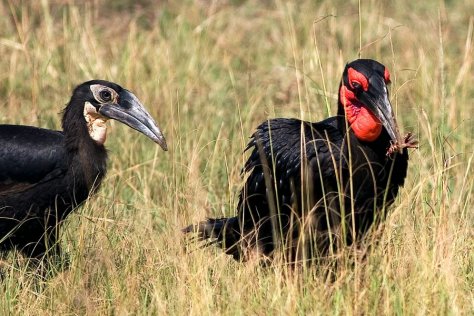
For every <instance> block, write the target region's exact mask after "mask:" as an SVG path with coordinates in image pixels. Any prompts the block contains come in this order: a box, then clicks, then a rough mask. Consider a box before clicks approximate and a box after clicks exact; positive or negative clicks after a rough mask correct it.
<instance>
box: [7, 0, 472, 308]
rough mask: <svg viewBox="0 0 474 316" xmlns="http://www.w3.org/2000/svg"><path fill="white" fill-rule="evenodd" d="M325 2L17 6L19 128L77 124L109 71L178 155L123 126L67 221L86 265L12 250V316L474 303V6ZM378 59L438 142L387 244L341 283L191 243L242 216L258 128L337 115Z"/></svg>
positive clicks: (10, 61) (67, 236)
mask: <svg viewBox="0 0 474 316" xmlns="http://www.w3.org/2000/svg"><path fill="white" fill-rule="evenodd" d="M314 2H315V1H299V2H297V4H295V3H296V2H288V3H287V2H283V1H275V2H272V1H265V2H263V1H227V2H226V3H225V4H223V3H224V2H220V1H214V2H213V1H194V2H193V1H185V3H182V4H180V2H173V4H153V3H154V2H153V1H140V2H139V3H138V4H130V3H132V2H131V1H130V2H129V1H117V2H115V1H114V3H115V4H114V5H110V4H107V3H106V2H105V1H91V2H87V3H86V4H79V2H77V3H76V4H74V2H69V1H56V0H45V1H37V2H33V1H32V2H28V1H14V0H6V1H3V2H1V3H0V11H1V17H2V18H1V19H0V55H1V56H2V58H0V95H1V98H0V108H1V109H2V110H1V111H0V123H2V124H3V123H16V124H30V125H35V126H41V127H46V128H59V127H60V116H59V112H60V110H61V109H62V108H63V106H64V104H65V103H66V102H67V101H68V100H69V97H70V95H71V93H72V88H73V87H74V86H75V85H77V84H79V83H81V82H83V81H86V80H90V79H92V78H103V79H108V80H111V81H115V82H117V83H120V84H121V85H123V86H124V87H126V88H128V89H130V90H132V91H133V92H134V93H135V94H136V95H137V96H138V97H139V98H140V99H141V100H142V101H143V103H144V104H145V105H146V106H147V108H148V109H149V110H150V113H151V114H152V115H153V116H154V117H155V118H156V121H157V122H158V124H159V125H160V127H161V128H162V130H163V131H164V133H165V136H166V138H167V141H168V144H169V147H170V150H169V152H166V153H165V152H163V151H161V150H160V149H159V148H158V146H155V145H154V144H153V143H152V142H150V141H149V140H147V139H146V138H145V137H143V136H142V135H139V134H137V133H136V132H134V131H131V130H130V129H128V128H127V127H124V126H122V125H120V124H112V128H111V129H112V132H111V134H110V136H109V137H108V141H107V148H108V149H109V151H110V155H109V156H110V161H109V172H108V176H107V178H106V179H105V180H104V183H103V185H102V189H101V191H100V192H99V193H98V194H97V196H95V197H94V198H93V199H91V200H90V201H88V202H87V203H86V204H85V206H84V207H82V208H81V209H80V210H78V211H77V212H75V213H74V214H73V215H71V216H70V217H69V218H68V220H67V221H66V223H65V225H64V227H63V230H62V232H63V234H62V236H63V238H62V240H61V243H62V245H63V247H64V250H65V253H66V255H65V257H64V262H65V264H66V262H68V266H69V268H68V269H63V270H62V271H61V269H59V268H60V267H56V268H58V270H59V271H58V272H57V274H56V276H54V277H52V278H49V279H46V280H45V279H42V278H40V277H37V276H35V274H34V271H31V270H29V269H28V268H27V267H26V264H25V259H24V258H21V256H20V255H18V254H16V253H11V254H9V255H8V257H6V258H5V259H2V269H3V270H2V273H3V276H2V281H1V286H0V297H1V298H0V314H8V313H15V314H34V315H37V314H51V313H55V314H56V313H58V314H60V313H63V314H110V313H116V314H127V313H129V314H164V313H166V314H198V315H200V314H214V313H216V312H221V313H225V314H258V315H260V314H294V313H300V314H307V313H312V314H328V313H330V314H355V315H361V314H373V315H379V314H446V313H448V314H470V313H472V312H473V311H474V295H473V291H472V289H473V288H474V230H473V229H472V227H473V226H474V215H473V212H472V208H473V198H472V196H473V191H474V176H473V175H472V174H473V171H474V152H473V145H472V139H473V136H474V124H473V114H472V110H473V100H474V89H473V88H472V87H473V86H474V80H473V79H474V78H473V76H472V61H473V58H472V56H473V53H472V44H473V43H472V42H473V40H472V38H473V23H474V18H473V16H472V12H474V5H473V4H472V3H471V2H469V1H447V3H446V4H438V3H434V2H425V3H417V2H412V1H401V2H400V1H398V2H380V1H379V2H377V1H375V2H371V3H367V1H363V2H361V6H360V19H359V14H358V13H359V3H358V2H357V1H321V2H319V3H314ZM359 31H360V32H359ZM359 33H360V34H359ZM360 47H362V50H361V51H360ZM359 55H360V56H362V57H366V58H374V59H377V60H379V61H381V62H382V63H384V64H385V65H387V66H388V67H389V68H390V70H391V74H392V81H393V85H392V87H391V98H392V101H393V104H394V106H395V107H396V110H397V116H398V121H399V123H400V125H401V126H402V131H403V132H408V131H412V132H414V133H416V134H417V135H418V137H419V139H420V144H421V146H420V149H419V150H417V151H413V152H411V158H410V166H409V171H408V178H407V181H406V184H405V186H404V188H403V189H402V190H401V191H400V194H399V198H397V200H396V202H395V203H394V205H393V206H392V207H391V208H390V215H389V216H388V218H387V220H386V221H385V222H384V223H383V225H381V227H380V228H378V229H375V230H374V233H373V236H370V237H369V238H368V240H367V241H366V243H372V244H373V246H372V247H367V248H366V249H368V254H367V256H366V257H365V258H354V257H353V256H351V254H349V253H347V254H343V256H345V258H342V259H341V262H342V263H343V264H342V265H340V266H338V267H337V269H336V270H335V271H334V275H333V276H332V277H328V275H327V272H325V271H324V270H325V269H323V268H321V267H314V268H312V269H308V270H303V271H301V272H298V273H294V271H292V270H291V269H288V268H287V267H286V266H285V265H278V264H277V265H275V266H273V267H270V268H262V267H260V266H258V265H257V264H256V263H253V262H250V263H247V264H240V263H236V262H233V261H232V259H231V258H230V257H228V256H226V255H225V254H223V253H222V252H221V251H219V250H217V249H214V248H208V249H198V246H197V245H187V244H186V243H185V240H184V239H183V236H182V234H181V231H180V229H181V228H182V227H184V226H186V225H187V224H190V223H193V222H197V221H199V220H202V219H204V218H205V217H206V216H216V217H218V216H224V215H231V214H233V213H234V208H235V205H236V203H237V201H236V199H237V193H238V191H239V189H240V188H241V185H242V179H241V177H240V170H241V167H242V166H243V164H244V161H245V155H243V154H242V151H243V149H244V147H245V145H246V142H247V140H248V137H249V136H250V135H251V133H252V132H253V130H254V128H255V127H256V126H257V125H258V124H259V123H260V122H262V121H263V120H265V119H266V118H268V117H279V116H284V117H298V118H303V119H307V120H313V121H316V120H321V119H323V118H324V117H327V116H328V115H334V114H335V112H336V110H335V104H336V99H335V96H336V94H337V88H338V85H339V80H340V76H341V73H342V70H343V67H344V64H345V63H346V62H348V61H350V60H352V59H355V58H357V57H358V56H359Z"/></svg>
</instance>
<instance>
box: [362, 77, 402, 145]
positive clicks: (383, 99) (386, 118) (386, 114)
mask: <svg viewBox="0 0 474 316" xmlns="http://www.w3.org/2000/svg"><path fill="white" fill-rule="evenodd" d="M358 98H359V100H360V101H361V102H362V103H363V104H365V105H366V106H367V107H368V108H369V110H371V111H372V113H374V115H375V116H377V118H378V119H379V120H380V122H382V125H383V127H385V130H386V131H387V133H388V135H389V136H390V138H391V139H392V141H393V142H394V143H397V144H401V137H400V132H399V131H398V125H397V122H396V119H395V115H394V114H393V109H392V104H391V103H390V101H389V99H388V90H387V85H386V84H385V82H384V81H383V78H378V77H375V76H374V77H372V78H370V86H369V89H368V90H367V91H363V92H362V93H360V95H358Z"/></svg>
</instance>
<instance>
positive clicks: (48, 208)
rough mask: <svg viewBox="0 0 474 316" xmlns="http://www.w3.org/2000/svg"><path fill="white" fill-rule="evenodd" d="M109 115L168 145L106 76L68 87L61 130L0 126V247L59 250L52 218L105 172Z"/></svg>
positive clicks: (34, 253) (29, 252) (35, 252)
mask: <svg viewBox="0 0 474 316" xmlns="http://www.w3.org/2000/svg"><path fill="white" fill-rule="evenodd" d="M108 119H115V120H117V121H119V122H122V123H124V124H126V125H128V126H130V127H131V128H133V129H136V130H137V131H139V132H141V133H143V134H145V135H146V136H148V137H149V138H151V139H152V140H153V141H154V142H156V143H158V144H159V145H160V146H161V147H162V148H163V149H164V150H167V147H166V141H165V138H164V137H163V135H162V133H161V131H160V129H159V128H158V127H157V126H156V123H155V121H154V120H153V118H152V117H151V116H150V114H148V112H147V111H146V110H145V108H144V107H143V105H142V104H141V103H140V101H139V100H138V99H137V97H136V96H135V95H134V94H133V93H131V92H130V91H128V90H126V89H124V88H122V87H120V86H119V85H117V84H115V83H112V82H108V81H104V80H92V81H88V82H85V83H83V84H81V85H79V86H77V87H76V88H75V89H74V92H73V94H72V97H71V100H70V101H69V103H68V104H67V105H66V107H65V109H64V111H63V118H62V128H63V130H62V131H53V130H48V129H42V128H37V127H32V126H20V125H0V251H1V250H4V251H5V250H10V249H12V248H17V249H18V250H20V251H21V252H23V253H24V254H25V255H26V256H28V257H36V258H41V257H43V256H44V255H45V253H46V252H47V250H48V249H50V250H54V251H55V252H54V253H55V254H56V253H57V251H59V247H58V246H57V242H56V239H57V227H58V226H57V224H58V223H60V222H61V221H63V220H64V219H65V218H66V216H67V215H68V214H69V213H70V212H71V211H72V210H73V209H74V208H75V207H77V206H78V205H80V204H81V203H82V202H84V201H85V200H86V199H87V198H88V196H90V195H91V194H93V193H95V192H96V191H97V189H98V188H99V186H100V183H101V182H102V179H103V178H104V176H105V174H106V167H107V166H106V163H107V151H106V149H105V147H104V142H105V139H106V135H107V125H106V122H107V120H108ZM49 247H50V248H49Z"/></svg>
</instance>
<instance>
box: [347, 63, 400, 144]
mask: <svg viewBox="0 0 474 316" xmlns="http://www.w3.org/2000/svg"><path fill="white" fill-rule="evenodd" d="M389 83H390V73H389V71H388V69H387V68H386V67H385V66H384V65H382V64H381V63H379V62H377V61H375V60H371V59H357V60H355V61H353V62H350V63H348V64H347V65H346V68H345V69H344V73H343V76H342V82H341V87H340V90H339V105H340V107H341V108H340V109H341V110H344V114H345V116H346V118H347V120H348V122H349V125H350V127H351V129H352V130H353V131H354V134H355V136H356V137H357V138H358V139H359V140H361V141H366V142H373V141H375V140H376V139H377V138H378V137H379V136H380V134H381V133H382V128H385V130H386V132H387V134H388V136H389V137H390V139H391V142H392V143H401V139H400V134H399V131H398V126H397V123H396V120H395V116H394V114H393V109H392V105H391V103H390V101H389V98H388V89H387V86H388V84H389Z"/></svg>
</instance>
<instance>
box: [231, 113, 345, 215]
mask: <svg viewBox="0 0 474 316" xmlns="http://www.w3.org/2000/svg"><path fill="white" fill-rule="evenodd" d="M342 141H343V136H342V134H341V133H340V131H339V130H338V129H337V128H336V118H334V117H333V118H329V119H327V120H324V121H322V122H318V123H310V122H305V121H301V120H297V119H281V118H279V119H273V120H268V121H267V122H264V123H263V124H261V125H260V126H259V127H258V128H257V130H256V132H255V133H254V134H253V135H252V137H251V141H250V143H249V144H248V146H247V148H246V150H251V153H250V156H249V158H248V160H247V162H246V164H245V167H244V170H243V172H244V173H245V174H246V175H248V178H247V180H246V183H245V186H244V190H243V191H242V193H241V196H240V203H239V210H240V212H242V211H243V212H244V213H248V215H249V216H252V217H254V216H257V217H259V218H261V217H262V216H266V215H269V214H268V212H269V210H268V208H269V207H271V206H269V205H268V204H267V203H268V200H269V199H268V197H269V192H268V191H269V190H268V187H269V186H271V188H272V190H273V192H274V194H275V196H276V197H277V198H276V199H274V200H275V202H276V203H280V205H284V204H286V205H291V204H293V202H294V200H295V198H296V199H298V198H300V197H299V196H295V194H298V191H299V190H300V189H301V184H302V183H301V175H302V172H301V168H302V166H304V167H308V168H309V169H306V170H310V172H309V173H310V176H311V179H312V182H314V185H319V184H318V183H321V182H322V180H323V179H324V182H325V183H324V185H327V184H328V183H330V182H334V185H337V184H336V183H335V182H336V181H337V180H336V179H337V176H336V174H337V172H336V170H337V169H338V168H340V167H343V168H345V165H343V166H341V163H342V164H345V161H344V159H341V157H342V155H341V143H342ZM331 184H332V183H331ZM275 191H277V192H275ZM299 192H300V191H299ZM317 198H320V197H317ZM244 200H245V202H244ZM256 212H258V213H259V214H258V215H257V214H255V213H256Z"/></svg>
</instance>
